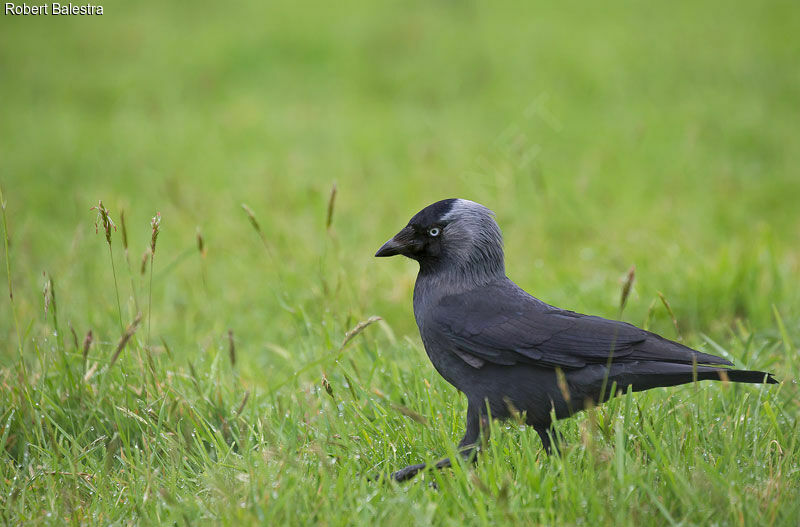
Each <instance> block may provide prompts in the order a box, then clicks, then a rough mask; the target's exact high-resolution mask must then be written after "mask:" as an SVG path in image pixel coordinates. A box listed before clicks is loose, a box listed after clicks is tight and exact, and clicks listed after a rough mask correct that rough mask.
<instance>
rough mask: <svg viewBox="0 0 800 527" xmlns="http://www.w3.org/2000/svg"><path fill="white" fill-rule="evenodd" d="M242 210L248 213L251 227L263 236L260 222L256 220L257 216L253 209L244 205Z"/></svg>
mask: <svg viewBox="0 0 800 527" xmlns="http://www.w3.org/2000/svg"><path fill="white" fill-rule="evenodd" d="M242 210H243V211H245V213H247V217H248V218H249V219H250V225H252V226H253V228H254V229H255V230H256V232H258V233H259V234H262V232H261V225H259V223H258V220H257V219H256V215H255V213H254V212H253V209H251V208H250V207H248V206H247V205H246V204H244V203H242Z"/></svg>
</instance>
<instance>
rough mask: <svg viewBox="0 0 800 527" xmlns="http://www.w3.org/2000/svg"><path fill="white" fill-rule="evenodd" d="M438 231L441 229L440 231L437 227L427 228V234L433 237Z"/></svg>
mask: <svg viewBox="0 0 800 527" xmlns="http://www.w3.org/2000/svg"><path fill="white" fill-rule="evenodd" d="M440 232H442V231H441V230H439V227H431V228H430V229H428V234H430V235H431V236H433V237H434V238H435V237H436V236H439V233H440Z"/></svg>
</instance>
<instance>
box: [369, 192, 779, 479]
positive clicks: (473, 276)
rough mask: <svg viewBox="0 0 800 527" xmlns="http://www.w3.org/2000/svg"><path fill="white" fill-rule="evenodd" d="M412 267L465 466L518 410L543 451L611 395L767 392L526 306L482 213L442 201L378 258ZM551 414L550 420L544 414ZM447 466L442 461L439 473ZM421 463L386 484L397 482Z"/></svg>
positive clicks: (666, 351) (735, 373) (734, 374)
mask: <svg viewBox="0 0 800 527" xmlns="http://www.w3.org/2000/svg"><path fill="white" fill-rule="evenodd" d="M397 254H402V255H404V256H407V257H409V258H412V259H414V260H416V261H417V262H419V274H418V275H417V281H416V285H415V286H414V316H415V318H416V320H417V326H419V332H420V335H421V336H422V342H423V344H424V345H425V351H426V352H427V353H428V357H429V358H430V360H431V362H432V363H433V366H434V367H435V368H436V371H438V372H439V374H440V375H441V376H442V377H444V378H445V380H447V382H449V383H450V384H452V385H453V386H455V387H456V388H457V389H458V390H460V391H461V392H463V393H464V394H465V395H466V397H467V426H466V432H465V434H464V438H463V439H462V440H461V442H460V443H459V452H460V453H461V454H462V455H464V456H472V455H474V454H475V453H476V451H477V450H476V449H477V448H478V441H479V439H480V437H481V434H483V435H484V436H486V434H488V426H487V424H488V418H489V416H490V415H491V417H492V418H495V419H505V418H508V417H510V416H511V415H512V414H514V413H516V412H517V411H518V412H520V413H522V412H524V415H525V420H526V423H527V424H528V425H530V426H532V427H533V428H534V429H535V430H536V431H537V432H538V433H539V436H540V437H541V440H542V444H543V446H544V448H545V450H546V451H547V452H550V449H551V437H555V436H554V434H553V432H552V430H551V426H552V419H551V415H553V414H554V415H555V417H556V418H557V419H561V418H565V417H568V416H570V415H572V414H574V413H575V412H578V411H580V410H583V409H584V408H586V407H587V406H588V405H594V404H598V403H602V402H604V401H606V400H607V399H608V398H609V397H611V396H612V395H613V393H611V392H612V387H613V386H615V387H616V388H615V389H616V390H617V393H619V392H625V391H626V390H627V389H628V388H630V389H631V390H632V391H640V390H647V389H649V388H655V387H658V386H674V385H677V384H684V383H689V382H692V381H695V380H703V379H710V380H720V378H727V379H728V380H730V381H733V382H749V383H769V384H775V383H777V381H776V380H775V379H774V378H773V377H772V375H771V374H768V373H765V372H760V371H748V370H735V369H729V368H723V367H721V366H732V365H733V364H732V363H731V362H729V361H727V360H725V359H723V358H721V357H717V356H714V355H709V354H707V353H701V352H699V351H695V350H693V349H691V348H688V347H686V346H684V345H682V344H679V343H677V342H673V341H670V340H667V339H665V338H663V337H661V336H659V335H656V334H655V333H651V332H649V331H645V330H643V329H639V328H637V327H635V326H632V325H631V324H627V323H624V322H617V321H614V320H607V319H604V318H600V317H597V316H588V315H582V314H580V313H575V312H573V311H566V310H564V309H559V308H557V307H554V306H551V305H549V304H547V303H545V302H542V301H541V300H539V299H537V298H534V297H533V296H531V295H529V294H528V293H526V292H525V291H523V290H522V289H521V288H520V287H519V286H517V284H515V283H514V282H512V281H511V280H510V279H508V277H506V274H505V261H504V256H503V238H502V235H501V233H500V228H499V227H498V225H497V223H496V222H495V220H494V214H493V213H492V211H490V210H489V209H487V208H486V207H484V206H482V205H479V204H478V203H475V202H472V201H468V200H465V199H446V200H443V201H439V202H436V203H434V204H432V205H430V206H428V207H426V208H424V209H422V210H421V211H420V212H419V213H417V214H416V215H415V216H414V217H413V218H411V221H409V222H408V225H406V227H405V228H403V230H401V231H400V232H399V233H397V234H396V235H395V236H394V237H393V238H392V239H391V240H389V241H388V242H386V243H385V244H384V245H383V246H382V247H381V248H380V249H379V250H378V252H377V253H376V254H375V256H394V255H397ZM551 412H552V414H551ZM449 465H450V460H449V459H443V460H441V461H439V463H437V464H436V467H437V468H442V467H446V466H449ZM423 468H425V464H418V465H411V466H408V467H406V468H404V469H402V470H399V471H397V472H395V473H393V474H392V478H393V479H395V480H397V481H402V480H405V479H408V478H411V477H413V476H414V475H415V474H416V473H417V472H419V471H420V470H422V469H423Z"/></svg>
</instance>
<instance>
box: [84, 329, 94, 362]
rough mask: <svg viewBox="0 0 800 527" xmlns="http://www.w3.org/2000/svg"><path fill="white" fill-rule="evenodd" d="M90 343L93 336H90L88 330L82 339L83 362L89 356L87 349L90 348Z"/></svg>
mask: <svg viewBox="0 0 800 527" xmlns="http://www.w3.org/2000/svg"><path fill="white" fill-rule="evenodd" d="M92 341H94V335H92V330H91V329H90V330H89V332H88V333H86V337H85V338H84V339H83V360H86V357H87V356H88V355H89V348H90V347H92Z"/></svg>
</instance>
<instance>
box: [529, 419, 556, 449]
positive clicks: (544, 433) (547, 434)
mask: <svg viewBox="0 0 800 527" xmlns="http://www.w3.org/2000/svg"><path fill="white" fill-rule="evenodd" d="M534 430H536V432H537V433H538V434H539V437H540V438H541V440H542V447H544V451H545V452H546V453H547V454H548V455H550V454H552V453H553V451H554V450H555V452H556V453H558V452H559V450H561V447H560V446H559V443H560V441H559V437H558V434H557V433H556V429H555V428H553V425H552V424H551V425H550V426H535V427H534Z"/></svg>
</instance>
